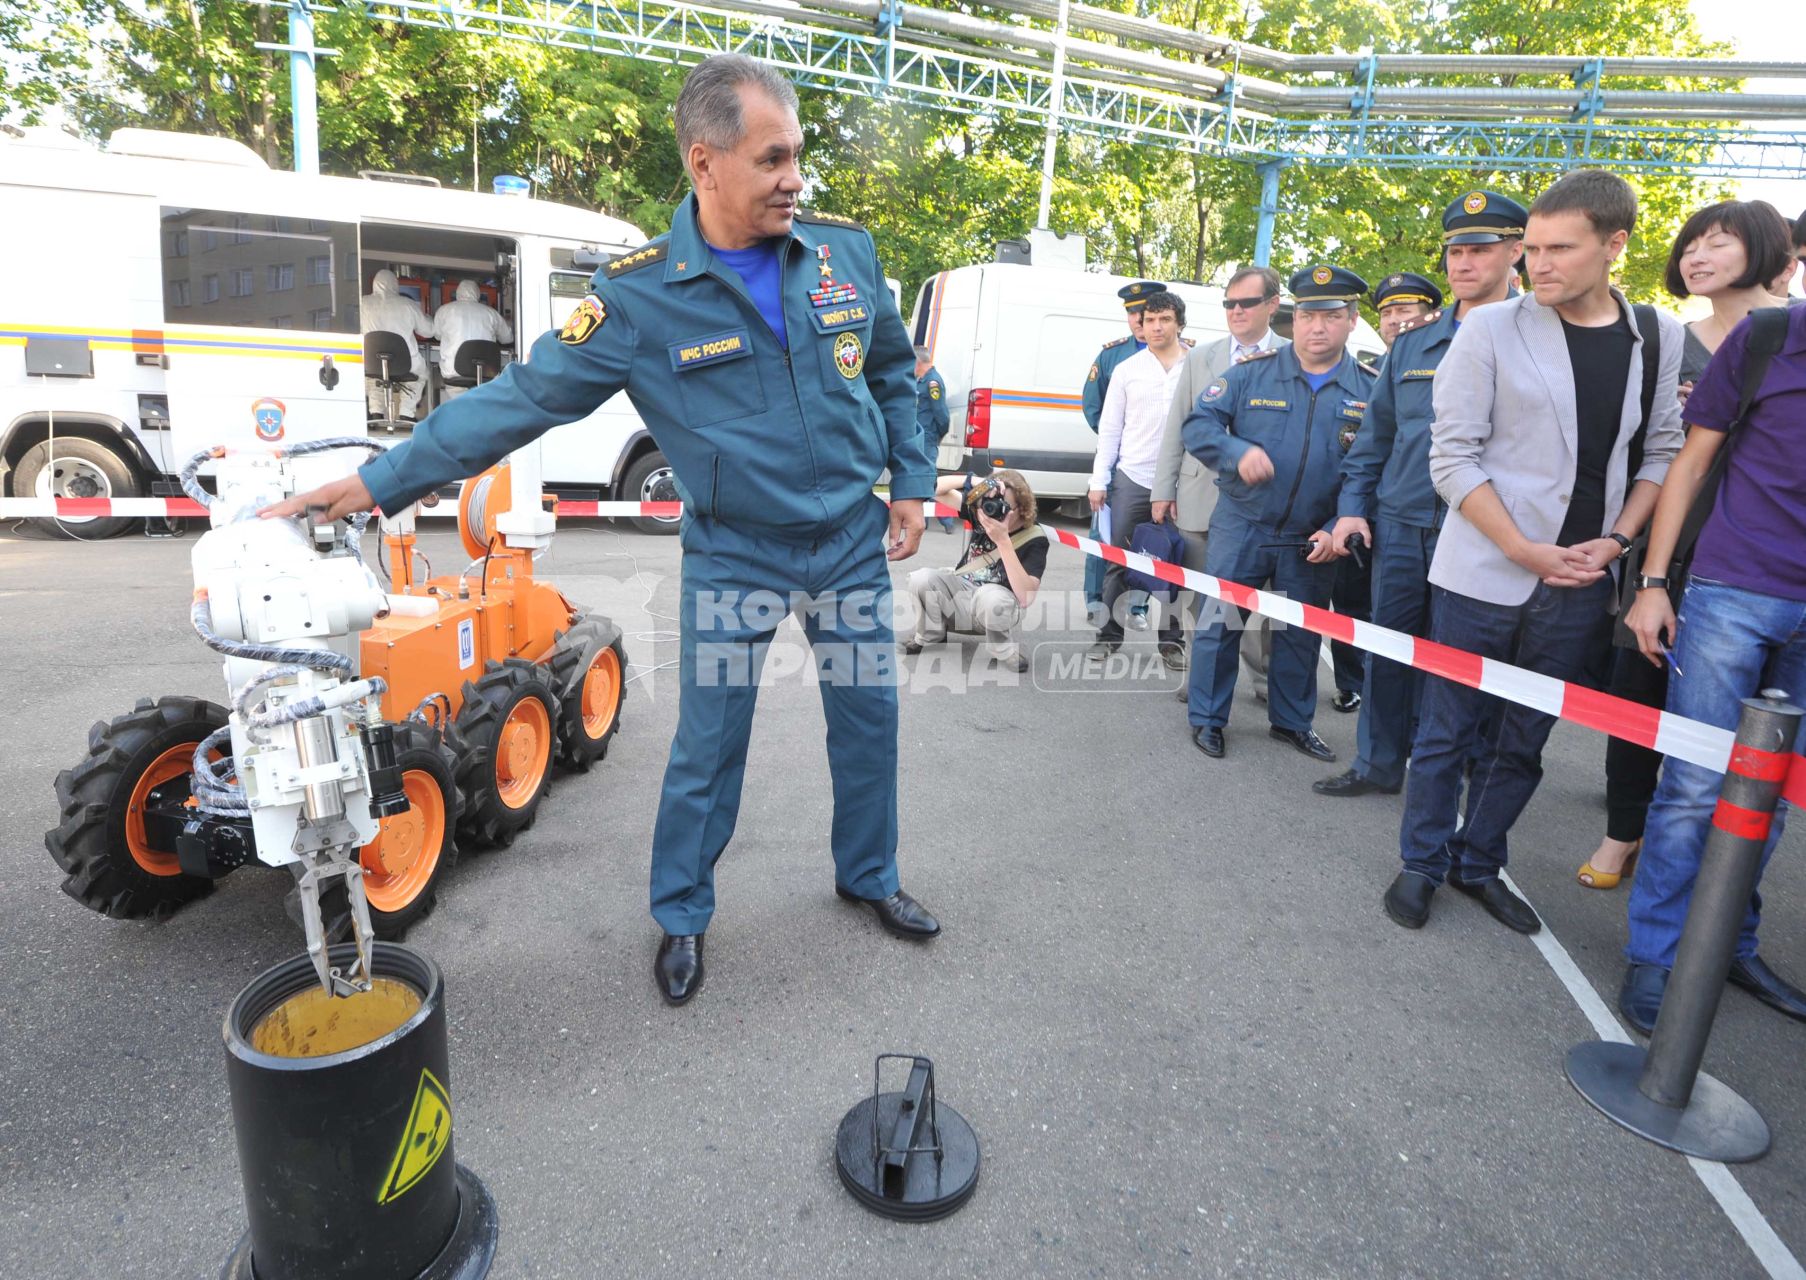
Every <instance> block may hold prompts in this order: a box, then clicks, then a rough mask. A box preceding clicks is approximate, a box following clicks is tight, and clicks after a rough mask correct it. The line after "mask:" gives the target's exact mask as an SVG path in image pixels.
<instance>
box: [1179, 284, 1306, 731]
mask: <svg viewBox="0 0 1806 1280" xmlns="http://www.w3.org/2000/svg"><path fill="white" fill-rule="evenodd" d="M1279 289H1280V279H1279V273H1278V272H1277V271H1275V270H1273V268H1271V267H1243V268H1242V269H1241V270H1239V271H1237V272H1236V273H1235V274H1234V275H1232V276H1230V277H1229V283H1228V284H1227V285H1225V286H1224V287H1223V321H1224V323H1225V324H1226V325H1227V326H1228V328H1229V336H1228V337H1225V338H1218V339H1217V340H1216V341H1215V342H1208V343H1203V344H1201V345H1199V346H1197V347H1194V348H1192V351H1191V354H1189V355H1187V356H1186V357H1185V364H1184V366H1183V368H1182V370H1181V372H1180V374H1179V385H1178V387H1177V388H1176V389H1175V390H1174V392H1173V405H1172V409H1171V411H1170V412H1169V413H1168V415H1167V421H1166V434H1165V435H1164V436H1163V437H1161V442H1160V457H1159V461H1158V463H1157V465H1156V466H1155V469H1154V488H1153V491H1152V499H1153V507H1152V512H1151V514H1152V518H1153V519H1154V521H1155V522H1156V523H1161V522H1164V521H1166V520H1171V521H1172V522H1173V523H1174V524H1176V525H1177V526H1178V527H1179V532H1180V533H1181V534H1183V535H1184V537H1185V559H1184V564H1185V567H1186V568H1187V569H1195V570H1196V571H1198V572H1199V573H1202V572H1203V571H1204V552H1205V547H1206V546H1207V545H1208V539H1209V535H1210V513H1211V512H1213V511H1215V510H1216V505H1217V486H1216V474H1215V473H1214V472H1213V471H1211V469H1210V468H1209V467H1207V466H1205V465H1204V464H1203V463H1202V462H1200V461H1198V460H1197V459H1196V458H1194V457H1192V456H1191V455H1190V454H1188V453H1187V452H1186V451H1185V442H1184V440H1183V438H1182V437H1183V434H1184V430H1183V429H1184V425H1185V416H1186V415H1187V414H1188V413H1190V412H1191V406H1192V405H1194V404H1196V403H1197V400H1198V397H1199V396H1201V395H1203V394H1204V388H1205V387H1208V386H1209V385H1210V384H1211V383H1212V382H1214V381H1216V379H1218V378H1219V377H1221V376H1222V375H1223V374H1224V373H1225V372H1227V371H1228V369H1229V368H1230V366H1231V365H1236V364H1240V363H1242V362H1243V361H1244V360H1247V359H1249V358H1251V357H1253V356H1257V355H1261V354H1264V353H1265V352H1268V351H1276V350H1278V349H1279V348H1280V347H1284V346H1288V345H1290V344H1289V343H1288V342H1287V340H1286V339H1284V338H1282V337H1280V336H1279V335H1278V334H1277V333H1274V332H1273V328H1272V322H1273V313H1274V312H1276V311H1277V310H1278V309H1279ZM1192 599H1193V593H1191V592H1189V591H1188V592H1185V593H1183V594H1182V595H1181V596H1180V599H1179V606H1180V609H1181V610H1182V611H1188V610H1190V609H1191V608H1192V607H1193V605H1192ZM1262 622H1263V619H1262V618H1261V616H1260V615H1259V614H1252V615H1250V616H1249V618H1248V623H1247V628H1246V630H1244V631H1243V632H1242V642H1241V643H1242V660H1243V662H1245V663H1246V664H1247V666H1248V673H1249V676H1250V677H1251V678H1252V679H1253V681H1254V696H1255V697H1257V698H1260V699H1262V700H1265V698H1266V696H1267V661H1268V657H1269V655H1270V653H1271V649H1272V638H1273V633H1272V631H1270V630H1269V629H1268V628H1267V627H1265V626H1263V625H1261V624H1262ZM1189 696H1190V695H1189V694H1188V693H1187V692H1186V690H1183V689H1181V690H1180V691H1179V700H1180V701H1181V702H1185V701H1188V700H1189Z"/></svg>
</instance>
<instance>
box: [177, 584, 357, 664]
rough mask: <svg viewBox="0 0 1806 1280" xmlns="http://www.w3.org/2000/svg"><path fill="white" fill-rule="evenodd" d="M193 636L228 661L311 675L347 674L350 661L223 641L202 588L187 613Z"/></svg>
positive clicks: (322, 652) (319, 652) (323, 652)
mask: <svg viewBox="0 0 1806 1280" xmlns="http://www.w3.org/2000/svg"><path fill="white" fill-rule="evenodd" d="M188 620H189V621H190V622H191V623H193V624H194V630H195V634H196V635H198V636H200V638H201V640H202V642H203V643H204V644H205V645H206V646H207V647H208V648H209V649H212V650H213V651H214V652H215V653H223V654H225V655H226V656H227V657H228V658H248V659H250V660H251V661H253V662H273V663H289V664H293V665H296V666H302V667H311V668H312V669H313V670H315V671H337V672H349V671H350V670H351V665H352V664H351V659H350V658H348V657H346V656H345V655H344V654H342V653H340V652H338V651H337V650H335V649H286V648H283V647H282V646H280V645H273V644H253V643H251V642H250V641H248V640H227V639H226V638H224V637H223V636H221V635H219V634H218V633H217V632H216V631H214V629H213V607H212V606H211V605H210V604H209V603H208V602H207V590H206V588H205V587H201V588H197V589H196V590H195V593H194V605H193V607H192V608H190V609H189V611H188Z"/></svg>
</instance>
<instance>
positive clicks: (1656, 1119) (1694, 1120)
mask: <svg viewBox="0 0 1806 1280" xmlns="http://www.w3.org/2000/svg"><path fill="white" fill-rule="evenodd" d="M1648 1058H1649V1051H1648V1050H1647V1049H1643V1048H1641V1047H1640V1046H1638V1045H1634V1044H1616V1043H1613V1042H1611V1041H1607V1040H1591V1041H1588V1042H1587V1043H1586V1044H1579V1045H1575V1046H1574V1047H1573V1048H1572V1049H1570V1050H1568V1083H1570V1084H1572V1085H1573V1086H1574V1088H1575V1090H1576V1091H1577V1092H1578V1093H1579V1094H1580V1096H1581V1097H1583V1098H1585V1099H1586V1100H1587V1101H1588V1102H1590V1103H1592V1104H1593V1105H1594V1106H1595V1107H1598V1108H1599V1110H1601V1111H1603V1112H1604V1113H1605V1114H1606V1115H1607V1116H1608V1117H1610V1118H1611V1119H1612V1120H1615V1121H1617V1122H1618V1123H1619V1124H1621V1125H1623V1126H1624V1127H1625V1128H1626V1129H1629V1130H1630V1131H1631V1132H1632V1133H1634V1134H1636V1135H1637V1136H1638V1137H1639V1138H1647V1139H1649V1141H1651V1142H1653V1143H1655V1144H1656V1145H1657V1146H1661V1147H1667V1148H1668V1149H1669V1150H1670V1151H1678V1152H1680V1153H1681V1154H1682V1155H1688V1156H1697V1157H1698V1158H1699V1159H1701V1160H1722V1161H1724V1162H1726V1163H1727V1164H1740V1163H1742V1162H1744V1161H1746V1160H1757V1159H1760V1158H1761V1157H1763V1156H1765V1155H1767V1154H1768V1144H1769V1134H1768V1122H1767V1121H1765V1120H1764V1119H1763V1118H1762V1117H1761V1116H1760V1115H1759V1114H1757V1112H1756V1108H1754V1107H1752V1106H1751V1105H1750V1104H1749V1103H1747V1102H1745V1101H1744V1100H1743V1098H1742V1097H1741V1096H1740V1095H1739V1094H1738V1093H1737V1091H1736V1090H1734V1089H1732V1088H1731V1087H1730V1086H1729V1085H1727V1084H1725V1083H1724V1082H1723V1081H1722V1080H1716V1079H1714V1078H1713V1077H1711V1076H1709V1075H1707V1074H1706V1073H1705V1072H1703V1071H1702V1072H1700V1073H1699V1078H1698V1079H1697V1080H1695V1081H1694V1082H1693V1098H1692V1100H1691V1101H1689V1102H1688V1103H1687V1105H1686V1106H1685V1107H1664V1106H1663V1105H1661V1104H1660V1103H1659V1102H1653V1101H1651V1100H1650V1099H1649V1098H1648V1097H1646V1096H1645V1095H1644V1094H1643V1092H1642V1091H1641V1090H1639V1089H1638V1088H1637V1081H1638V1080H1639V1079H1641V1078H1642V1075H1643V1065H1644V1063H1645V1062H1646V1061H1647V1060H1648Z"/></svg>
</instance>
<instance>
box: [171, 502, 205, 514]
mask: <svg viewBox="0 0 1806 1280" xmlns="http://www.w3.org/2000/svg"><path fill="white" fill-rule="evenodd" d="M169 514H170V515H172V516H200V517H202V518H205V517H206V515H207V508H206V507H203V506H202V505H201V504H200V503H198V502H196V501H195V500H194V499H193V498H171V499H170V500H169Z"/></svg>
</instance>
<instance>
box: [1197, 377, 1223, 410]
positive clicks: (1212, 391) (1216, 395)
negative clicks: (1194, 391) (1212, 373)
mask: <svg viewBox="0 0 1806 1280" xmlns="http://www.w3.org/2000/svg"><path fill="white" fill-rule="evenodd" d="M1228 389H1229V384H1228V383H1227V382H1225V381H1223V379H1221V378H1212V379H1211V380H1210V385H1209V386H1207V387H1205V388H1204V393H1203V394H1202V395H1201V396H1199V397H1198V398H1199V399H1200V400H1202V401H1203V402H1204V403H1206V404H1208V403H1209V402H1210V401H1212V400H1220V399H1222V398H1223V393H1224V392H1225V391H1227V390H1228Z"/></svg>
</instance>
